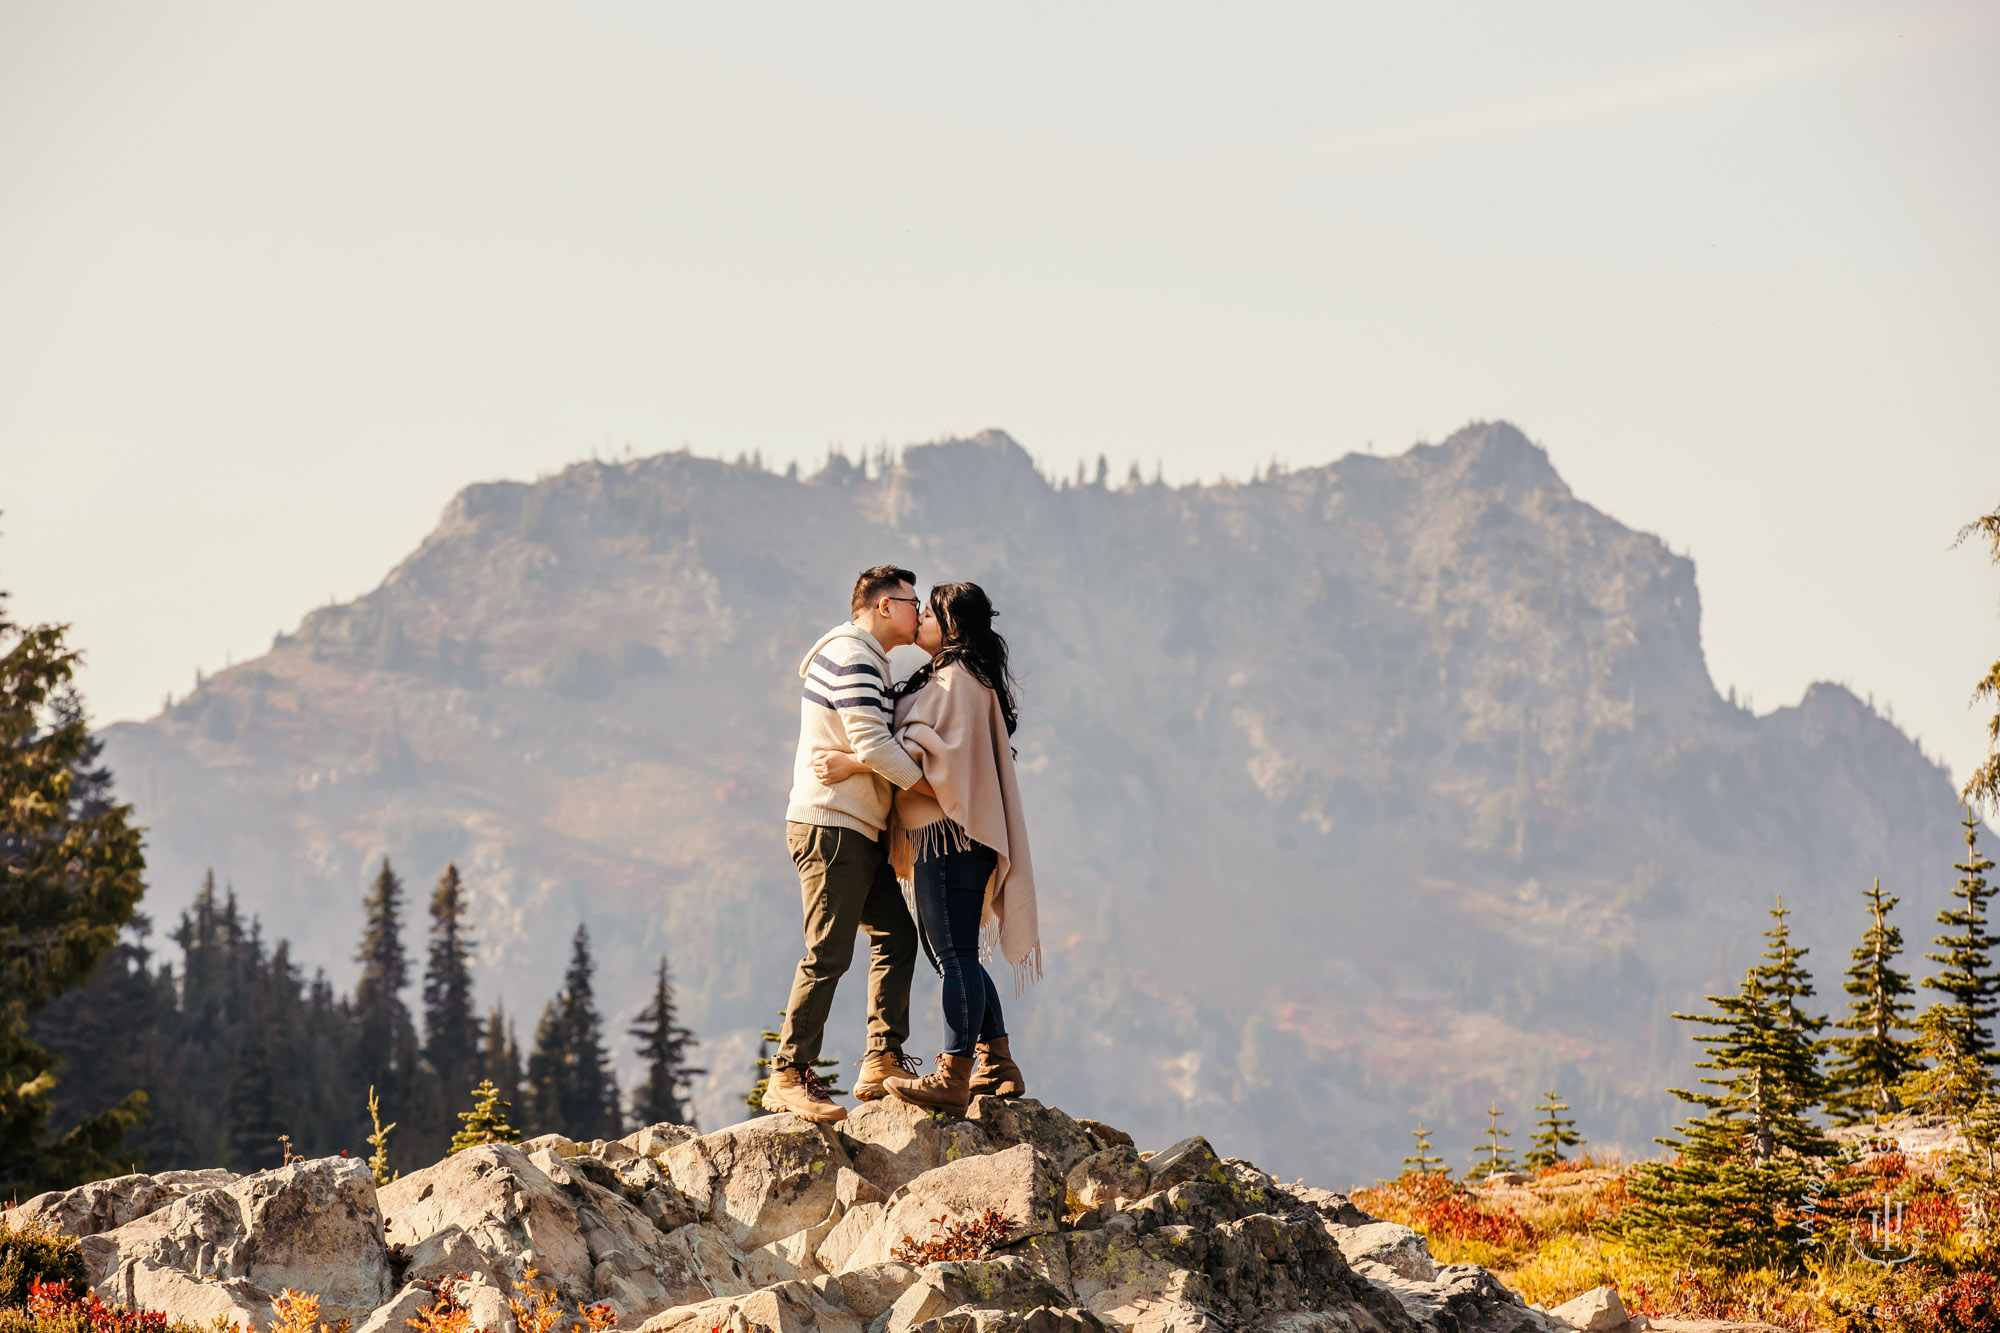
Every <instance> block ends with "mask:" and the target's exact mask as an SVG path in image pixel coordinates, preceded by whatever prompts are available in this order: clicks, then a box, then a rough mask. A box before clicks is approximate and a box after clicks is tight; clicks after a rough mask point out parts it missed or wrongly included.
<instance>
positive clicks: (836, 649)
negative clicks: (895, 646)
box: [785, 624, 924, 835]
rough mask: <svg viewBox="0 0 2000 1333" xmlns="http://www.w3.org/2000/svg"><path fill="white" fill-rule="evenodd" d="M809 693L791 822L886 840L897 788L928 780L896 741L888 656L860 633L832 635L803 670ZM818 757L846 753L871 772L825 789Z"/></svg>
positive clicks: (854, 628)
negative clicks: (814, 766) (848, 830)
mask: <svg viewBox="0 0 2000 1333" xmlns="http://www.w3.org/2000/svg"><path fill="white" fill-rule="evenodd" d="M799 679H800V681H801V682H802V683H803V684H804V686H805V694H804V698H802V699H801V700H800V701H799V751H798V755H797V757H796V758H794V759H793V761H792V798H791V801H790V803H789V804H787V805H786V807H785V818H786V820H788V821H789V822H791V823H794V824H821V825H824V826H826V827H828V828H851V829H855V830H858V831H859V832H862V833H867V834H870V835H880V834H881V832H882V830H883V829H886V828H887V827H889V802H890V799H891V798H892V797H893V796H894V795H895V788H894V787H892V786H891V785H890V784H891V783H893V784H895V787H908V786H911V785H913V784H914V783H916V782H917V781H918V780H919V779H920V778H922V777H923V775H924V770H923V769H922V768H921V767H919V766H918V764H917V761H916V760H914V759H912V758H910V756H909V755H908V754H907V753H905V752H904V750H903V747H902V746H900V745H898V744H896V740H895V737H893V736H891V735H890V734H889V720H890V719H891V718H892V717H893V716H894V715H895V711H896V705H895V700H894V699H893V698H892V697H891V695H890V691H889V687H890V677H889V654H888V653H887V652H885V651H883V648H882V645H881V644H879V643H877V642H876V641H875V636H874V635H873V634H870V633H869V632H868V631H867V630H865V629H862V628H861V627H860V626H859V625H854V624H846V625H841V626H839V627H837V628H835V629H832V630H829V631H827V633H826V636H825V637H824V638H822V639H821V640H820V641H819V642H818V643H816V644H814V645H813V647H812V651H811V652H809V653H807V654H806V658H805V661H803V662H801V663H799ZM816 750H846V751H848V752H850V753H852V754H853V755H854V757H855V758H857V759H859V760H860V761H861V762H862V763H864V764H866V765H868V770H869V771H867V772H862V773H856V774H855V775H854V776H853V777H851V778H848V779H847V780H846V781H845V782H837V783H835V784H833V785H832V786H831V787H829V786H826V785H824V784H822V783H821V782H820V780H819V779H818V778H816V777H814V776H813V771H812V757H813V752H814V751H816Z"/></svg>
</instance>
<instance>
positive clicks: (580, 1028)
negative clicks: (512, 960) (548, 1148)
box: [528, 926, 620, 1140]
mask: <svg viewBox="0 0 2000 1333" xmlns="http://www.w3.org/2000/svg"><path fill="white" fill-rule="evenodd" d="M595 971H596V964H595V963H594V962H592V960H591V956H590V933H589V932H588V931H587V930H585V929H584V927H582V926H578V927H577V928H576V938H575V941H574V943H573V944H572V946H571V951H570V963H569V970H568V971H567V972H566V973H564V974H563V989H562V991H561V993H559V994H558V995H557V996H556V997H555V998H554V999H552V1000H550V1001H549V1002H548V1004H547V1005H545V1006H544V1007H543V1009H542V1018H541V1021H540V1022H539V1023H537V1024H536V1025H535V1046H534V1049H533V1050H532V1051H531V1052H530V1053H529V1055H528V1085H529V1089H530V1093H529V1095H530V1097H531V1098H532V1099H533V1102H534V1111H535V1115H536V1119H537V1124H538V1127H539V1129H540V1131H541V1132H544V1133H547V1132H551V1131H553V1132H555V1133H560V1134H565V1135H567V1136H568V1137H570V1138H573V1139H586V1140H587V1139H597V1138H609V1137H612V1136H613V1135H616V1134H618V1133H619V1132H620V1129H619V1119H620V1117H619V1113H618V1085H617V1083H616V1082H615V1081H614V1080H613V1079H612V1077H611V1069H610V1060H609V1057H608V1056H607V1055H606V1054H605V1050H604V1020H603V1018H602V1017H600V1016H599V1014H598V1012H597V1001H596V998H595V996H594V995H593V993H592V989H591V978H592V976H593V974H594V973H595Z"/></svg>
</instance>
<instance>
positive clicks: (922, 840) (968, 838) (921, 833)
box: [903, 815, 979, 864]
mask: <svg viewBox="0 0 2000 1333" xmlns="http://www.w3.org/2000/svg"><path fill="white" fill-rule="evenodd" d="M903 836H904V837H905V838H907V839H908V840H909V843H910V861H911V863H912V864H915V863H916V862H918V861H929V860H931V859H933V858H934V857H939V856H949V855H951V854H952V853H953V852H969V851H971V850H972V849H973V848H974V847H977V846H978V845H979V844H978V843H976V842H974V841H973V840H972V835H971V834H970V833H967V832H966V831H965V825H963V824H961V823H959V822H958V821H957V820H956V819H953V818H952V817H951V816H950V815H946V816H945V817H944V818H943V819H939V820H936V821H934V822H932V823H929V824H926V825H924V826H923V827H922V828H913V829H905V830H903Z"/></svg>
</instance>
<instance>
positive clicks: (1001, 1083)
mask: <svg viewBox="0 0 2000 1333" xmlns="http://www.w3.org/2000/svg"><path fill="white" fill-rule="evenodd" d="M978 1049H979V1068H978V1070H977V1071H976V1072H975V1073H974V1074H973V1075H972V1095H973V1096H975V1097H1025V1096H1027V1095H1028V1079H1027V1076H1026V1075H1025V1074H1023V1073H1022V1072H1021V1066H1019V1065H1017V1064H1015V1063H1014V1057H1013V1056H1012V1055H1011V1054H1010V1053H1009V1052H1008V1050H1007V1039H1006V1038H1005V1037H995V1038H994V1039H993V1040H992V1041H982V1042H980V1043H979V1048H978Z"/></svg>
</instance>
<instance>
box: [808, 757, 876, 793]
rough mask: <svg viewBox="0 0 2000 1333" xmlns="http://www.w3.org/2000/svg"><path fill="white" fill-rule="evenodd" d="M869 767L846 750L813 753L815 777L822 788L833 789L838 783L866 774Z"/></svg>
mask: <svg viewBox="0 0 2000 1333" xmlns="http://www.w3.org/2000/svg"><path fill="white" fill-rule="evenodd" d="M867 767H868V766H867V765H866V764H864V763H862V762H861V761H860V760H859V759H856V758H855V757H854V756H853V755H851V754H849V753H848V752H847V751H845V750H814V751H813V759H812V770H813V776H814V777H816V778H818V779H819V780H820V785H822V786H826V787H831V786H832V785H833V784H834V783H836V782H845V781H847V780H848V779H849V778H851V777H853V776H854V775H855V774H856V773H861V772H865V771H866V770H867Z"/></svg>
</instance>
